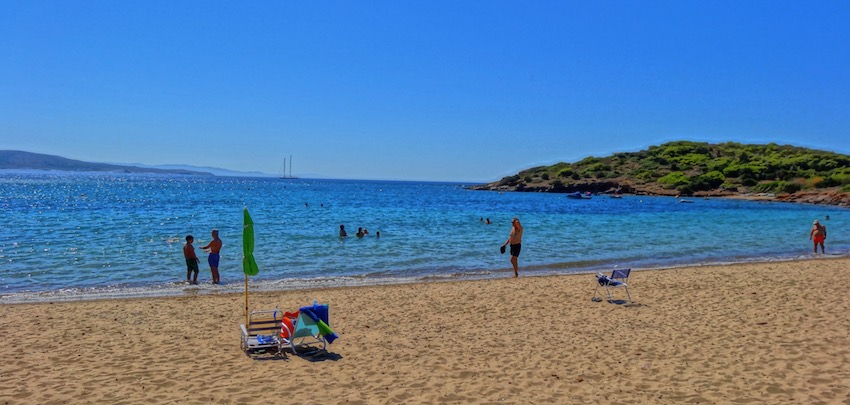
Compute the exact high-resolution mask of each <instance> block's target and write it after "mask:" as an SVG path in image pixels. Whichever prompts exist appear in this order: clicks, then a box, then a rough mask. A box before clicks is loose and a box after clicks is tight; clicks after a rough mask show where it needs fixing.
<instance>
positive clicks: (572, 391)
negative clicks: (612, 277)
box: [0, 257, 850, 404]
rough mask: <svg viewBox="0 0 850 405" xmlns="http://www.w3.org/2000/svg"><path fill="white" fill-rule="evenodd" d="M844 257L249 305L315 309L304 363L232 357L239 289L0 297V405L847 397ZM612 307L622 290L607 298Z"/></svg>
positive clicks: (261, 297)
mask: <svg viewBox="0 0 850 405" xmlns="http://www.w3.org/2000/svg"><path fill="white" fill-rule="evenodd" d="M848 271H850V259H847V258H829V257H826V258H822V259H817V260H806V261H793V262H776V263H756V264H737V265H725V266H709V267H691V268H677V269H669V270H652V271H649V270H642V271H641V270H639V271H635V272H633V273H632V280H631V283H630V287H631V292H632V296H633V298H634V302H635V304H633V305H617V304H611V303H608V302H592V301H591V297H592V295H593V290H594V287H595V284H594V281H595V278H594V277H593V275H589V274H584V275H570V276H547V277H525V278H524V277H520V278H519V279H508V278H504V279H496V280H482V281H458V282H441V283H426V284H411V285H391V286H371V287H351V288H337V289H323V290H302V291H289V292H275V293H255V294H252V295H251V308H252V309H266V308H273V307H275V306H277V307H278V308H280V309H284V310H290V309H297V308H298V307H299V306H302V305H308V304H310V303H312V301H313V300H314V299H316V300H318V301H319V302H324V303H329V305H330V310H331V326H332V327H333V328H334V329H335V331H336V332H337V333H338V334H339V336H340V338H339V339H338V340H337V341H336V342H335V343H334V344H332V345H330V346H328V349H329V350H328V353H327V354H325V355H321V356H317V357H315V358H302V357H296V356H293V355H291V354H290V355H287V356H283V357H278V358H274V357H271V356H257V357H249V356H246V355H245V354H244V353H243V352H242V351H241V350H240V348H239V324H240V323H242V322H244V298H243V296H242V295H239V294H236V295H213V296H185V297H172V298H142V299H120V300H118V299H116V300H98V301H85V302H56V303H37V304H11V305H4V306H3V308H2V316H0V330H2V334H3V338H4V342H5V344H4V345H2V348H0V353H2V359H3V361H2V365H0V403H3V404H64V403H68V404H86V403H109V404H142V403H145V404H147V403H157V404H168V403H179V404H184V403H187V404H193V403H214V404H260V403H302V404H336V403H347V404H396V403H404V404H417V403H428V404H430V403H449V404H452V403H456V404H473V403H476V404H477V403H482V404H483V403H520V404H527V403H537V404H554V403H559V404H670V403H707V404H708V403H710V404H738V403H753V404H760V403H774V404H779V403H782V404H788V403H796V404H836V403H845V404H846V403H850V368H848V367H847V364H848V363H850V333H848V330H850V295H848V294H847V291H846V290H845V289H844V288H843V283H841V281H842V280H843V279H844V278H845V276H846V274H847V272H848ZM617 293H619V295H618V297H622V293H623V291H617Z"/></svg>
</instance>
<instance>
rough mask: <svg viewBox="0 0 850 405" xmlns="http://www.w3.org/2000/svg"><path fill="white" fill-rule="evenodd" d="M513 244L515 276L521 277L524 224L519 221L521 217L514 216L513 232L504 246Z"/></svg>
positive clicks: (512, 262) (512, 264) (512, 254)
mask: <svg viewBox="0 0 850 405" xmlns="http://www.w3.org/2000/svg"><path fill="white" fill-rule="evenodd" d="M508 244H510V245H511V266H513V267H514V277H519V263H517V259H518V258H519V252H520V250H522V224H520V223H519V218H517V217H514V219H513V220H512V221H511V234H510V235H509V236H508V240H506V241H505V243H503V244H502V247H504V246H507V245H508Z"/></svg>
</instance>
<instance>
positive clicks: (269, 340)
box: [257, 335, 277, 345]
mask: <svg viewBox="0 0 850 405" xmlns="http://www.w3.org/2000/svg"><path fill="white" fill-rule="evenodd" d="M257 343H259V344H261V345H269V344H275V343H277V340H276V339H275V338H274V336H272V335H257Z"/></svg>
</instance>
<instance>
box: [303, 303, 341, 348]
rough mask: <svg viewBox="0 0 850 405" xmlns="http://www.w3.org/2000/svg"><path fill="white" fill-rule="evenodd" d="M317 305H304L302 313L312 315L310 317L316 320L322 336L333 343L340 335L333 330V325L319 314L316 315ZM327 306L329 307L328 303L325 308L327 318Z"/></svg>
mask: <svg viewBox="0 0 850 405" xmlns="http://www.w3.org/2000/svg"><path fill="white" fill-rule="evenodd" d="M315 307H316V305H314V306H313V307H302V308H301V309H300V310H299V311H301V313H302V314H304V315H306V316H308V317H310V319H312V320H313V322H316V325H318V326H319V333H321V334H322V337H324V338H325V340H327V341H328V343H333V342H334V340H336V338H338V337H339V336H337V335H336V333H335V332H334V331H333V330H331V327H330V326H329V325H328V324H327V323H326V322H325V321H324V320H322V319H321V318H319V316H318V315H316V313H315V312H313V309H314V308H315ZM327 307H328V306H327V305H325V306H324V308H325V312H324V314H325V317H326V318H327Z"/></svg>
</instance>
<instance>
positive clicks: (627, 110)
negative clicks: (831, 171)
mask: <svg viewBox="0 0 850 405" xmlns="http://www.w3.org/2000/svg"><path fill="white" fill-rule="evenodd" d="M848 22H850V1H844V0H842V1H814V2H807V1H793V2H784V1H688V0H676V1H663V2H659V1H584V0H583V1H470V2H462V1H461V2H457V1H442V0H428V1H395V0H393V1H368V2H353V1H346V2H336V1H302V2H295V1H281V0H277V1H250V2H238V1H208V0H205V1H170V0H169V1H149V0H145V1H112V0H109V1H39V0H27V1H11V0H10V1H3V2H2V3H0V54H2V57H0V149H14V150H25V151H31V152H38V153H47V154H54V155H60V156H64V157H68V158H72V159H79V160H86V161H96V162H118V163H144V164H189V165H196V166H214V167H221V168H227V169H232V170H240V171H262V172H268V173H279V172H280V169H281V166H282V164H283V159H284V158H288V157H289V156H290V155H292V156H293V157H294V165H293V172H294V173H293V174H295V175H301V176H312V177H331V178H356V179H395V180H446V181H481V182H485V181H493V180H498V179H499V178H501V177H503V176H506V175H511V174H514V173H516V172H517V171H519V170H522V169H526V168H529V167H532V166H537V165H541V164H553V163H557V162H561V161H565V162H573V161H577V160H579V159H582V158H584V157H587V156H607V155H609V154H611V153H615V152H629V151H638V150H641V149H644V148H646V147H648V146H650V145H657V144H660V143H663V142H666V141H671V140H679V139H687V140H699V141H711V142H721V141H736V142H743V143H767V142H776V143H780V144H793V145H798V146H806V147H813V148H818V149H825V150H832V151H837V152H841V153H850V136H849V135H850V131H848V129H850V23H848Z"/></svg>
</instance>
